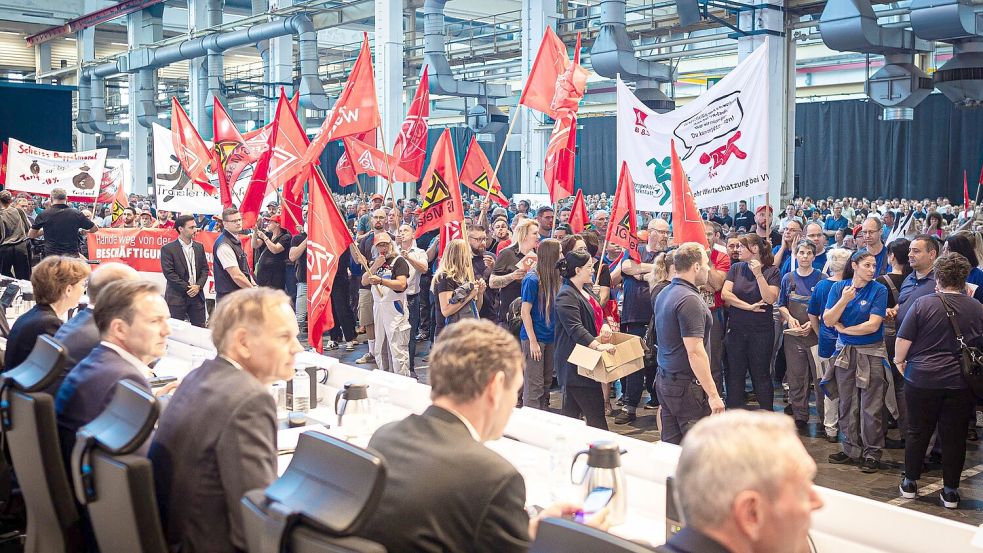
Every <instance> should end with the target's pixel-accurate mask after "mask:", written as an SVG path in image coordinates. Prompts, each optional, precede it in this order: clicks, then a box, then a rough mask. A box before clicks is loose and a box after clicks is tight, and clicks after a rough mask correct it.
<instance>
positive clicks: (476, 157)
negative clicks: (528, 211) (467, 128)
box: [461, 136, 509, 207]
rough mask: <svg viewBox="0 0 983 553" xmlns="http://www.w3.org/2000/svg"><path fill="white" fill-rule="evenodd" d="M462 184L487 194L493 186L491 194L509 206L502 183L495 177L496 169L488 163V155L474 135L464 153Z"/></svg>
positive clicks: (501, 203) (496, 199)
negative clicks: (503, 192)
mask: <svg viewBox="0 0 983 553" xmlns="http://www.w3.org/2000/svg"><path fill="white" fill-rule="evenodd" d="M461 184H463V185H464V186H467V187H468V188H470V189H471V190H474V191H475V192H477V193H479V194H481V195H482V196H485V195H487V194H488V189H489V187H491V196H489V197H490V198H491V199H492V200H493V201H494V202H495V203H497V204H499V205H501V206H504V207H508V206H509V201H508V199H506V197H505V196H504V195H503V194H502V185H501V183H499V182H498V179H497V178H496V177H495V171H493V170H492V167H491V164H490V163H488V157H487V156H485V152H484V151H482V149H481V146H479V145H478V141H477V140H476V139H475V138H474V137H473V136H472V137H471V143H470V144H468V152H467V153H466V154H464V165H462V166H461Z"/></svg>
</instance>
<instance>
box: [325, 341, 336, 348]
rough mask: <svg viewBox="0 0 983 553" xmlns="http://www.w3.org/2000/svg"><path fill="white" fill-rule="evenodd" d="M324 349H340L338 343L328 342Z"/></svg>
mask: <svg viewBox="0 0 983 553" xmlns="http://www.w3.org/2000/svg"><path fill="white" fill-rule="evenodd" d="M324 349H338V342H335V341H334V340H328V343H326V344H324Z"/></svg>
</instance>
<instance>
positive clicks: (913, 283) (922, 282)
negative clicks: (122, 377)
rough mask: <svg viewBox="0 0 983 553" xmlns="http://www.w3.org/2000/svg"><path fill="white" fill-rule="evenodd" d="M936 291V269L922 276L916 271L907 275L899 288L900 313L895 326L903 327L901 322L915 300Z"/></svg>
mask: <svg viewBox="0 0 983 553" xmlns="http://www.w3.org/2000/svg"><path fill="white" fill-rule="evenodd" d="M934 293H935V271H934V270H932V271H929V273H928V274H927V275H925V276H924V277H922V278H918V277H916V276H915V272H914V271H912V272H911V274H909V275H908V276H907V277H905V279H904V282H902V283H901V289H900V290H898V314H897V316H896V317H895V323H894V324H895V328H901V323H902V322H903V321H904V316H905V315H906V314H907V313H908V310H909V309H911V306H912V304H914V303H915V300H917V299H918V298H920V297H922V296H925V295H927V294H934Z"/></svg>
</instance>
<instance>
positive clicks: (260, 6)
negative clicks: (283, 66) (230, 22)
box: [226, 0, 274, 121]
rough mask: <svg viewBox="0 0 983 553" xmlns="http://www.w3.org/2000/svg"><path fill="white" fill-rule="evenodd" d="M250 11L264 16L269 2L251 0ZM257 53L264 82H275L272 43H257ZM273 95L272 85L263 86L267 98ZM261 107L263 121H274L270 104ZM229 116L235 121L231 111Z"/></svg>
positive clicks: (263, 104) (265, 103) (262, 103)
mask: <svg viewBox="0 0 983 553" xmlns="http://www.w3.org/2000/svg"><path fill="white" fill-rule="evenodd" d="M226 1H228V0H226ZM250 11H251V12H252V15H254V16H255V15H260V14H264V13H266V12H267V11H269V3H268V2H267V0H251V2H250ZM256 51H257V52H259V59H261V60H262V61H263V82H264V83H269V82H271V81H272V80H273V78H272V75H271V74H270V41H269V40H261V41H259V42H257V43H256ZM273 94H274V93H273V89H272V87H271V86H270V85H264V86H263V96H265V97H266V98H272V97H273ZM260 105H262V106H263V107H262V108H261V110H260V111H261V113H260V115H262V120H263V121H270V120H272V117H270V104H269V102H266V101H264V102H261V103H260ZM229 116H230V117H232V119H233V120H235V114H233V113H232V112H231V111H230V112H229Z"/></svg>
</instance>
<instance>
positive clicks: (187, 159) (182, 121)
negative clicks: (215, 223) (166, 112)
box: [171, 96, 215, 194]
mask: <svg viewBox="0 0 983 553" xmlns="http://www.w3.org/2000/svg"><path fill="white" fill-rule="evenodd" d="M171 140H172V141H173V143H174V154H175V155H176V156H177V158H178V161H179V162H180V163H181V167H183V168H184V171H185V172H186V173H188V176H189V177H191V180H192V181H194V183H195V184H197V185H198V186H200V187H201V188H202V190H204V191H205V192H208V193H209V194H214V193H215V187H214V186H212V183H211V179H210V178H209V177H208V170H209V167H210V166H211V165H212V152H211V150H209V148H208V145H207V144H205V141H204V140H202V138H201V135H199V134H198V131H197V130H196V129H195V127H194V125H192V124H191V120H190V119H188V114H187V113H185V112H184V108H182V107H181V104H180V103H178V101H177V98H175V97H174V96H171Z"/></svg>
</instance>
